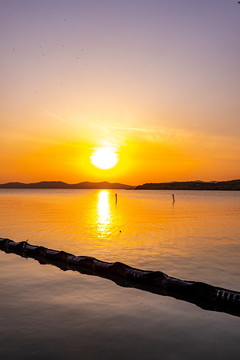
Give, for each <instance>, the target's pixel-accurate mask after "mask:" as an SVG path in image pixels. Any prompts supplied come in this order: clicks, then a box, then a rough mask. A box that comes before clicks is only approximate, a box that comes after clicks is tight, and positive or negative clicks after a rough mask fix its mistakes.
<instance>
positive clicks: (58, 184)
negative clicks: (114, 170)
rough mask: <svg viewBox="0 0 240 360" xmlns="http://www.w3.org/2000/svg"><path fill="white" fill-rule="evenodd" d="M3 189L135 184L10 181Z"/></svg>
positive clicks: (119, 186)
mask: <svg viewBox="0 0 240 360" xmlns="http://www.w3.org/2000/svg"><path fill="white" fill-rule="evenodd" d="M0 188H1V189H133V188H135V186H131V185H126V184H120V183H110V182H107V181H102V182H89V181H84V182H80V183H76V184H68V183H66V182H63V181H40V182H36V183H22V182H8V183H5V184H0Z"/></svg>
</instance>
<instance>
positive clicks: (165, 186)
mask: <svg viewBox="0 0 240 360" xmlns="http://www.w3.org/2000/svg"><path fill="white" fill-rule="evenodd" d="M136 189H137V190H240V180H229V181H210V182H205V181H200V180H197V181H183V182H178V181H174V182H167V183H146V184H143V185H138V186H137V187H136Z"/></svg>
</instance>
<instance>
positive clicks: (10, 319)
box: [0, 189, 240, 360]
mask: <svg viewBox="0 0 240 360" xmlns="http://www.w3.org/2000/svg"><path fill="white" fill-rule="evenodd" d="M115 192H117V194H118V199H117V203H116V201H115ZM174 194H175V199H176V202H175V203H174V204H173V203H172V192H169V191H143V190H142V191H136V190H116V191H114V190H20V189H19V190H17V189H16V190H3V189H2V190H0V219H1V220H0V237H7V238H10V239H12V240H14V241H22V240H27V239H28V241H29V243H31V244H36V245H43V246H46V247H49V248H52V249H58V250H65V251H67V252H70V253H73V254H75V255H88V256H94V257H96V258H98V259H100V260H105V261H109V262H114V261H121V262H124V263H126V264H128V265H130V266H133V267H138V268H141V269H146V270H160V271H163V272H165V273H167V274H168V275H170V276H174V277H177V278H180V279H186V280H194V281H202V282H206V283H208V284H211V285H215V286H220V287H225V288H228V289H232V290H237V291H240V261H239V260H240V192H211V191H199V192H196V191H175V192H174ZM0 266H1V272H0V295H1V296H0V298H1V308H0V330H1V332H0V333H1V336H0V358H1V359H4V360H5V359H6V360H9V359H13V360H18V359H24V360H25V359H26V360H27V359H41V360H42V359H76V358H77V357H79V358H81V359H146V360H149V359H159V358H162V359H210V358H213V359H224V360H225V359H239V358H240V318H239V317H237V316H233V315H229V314H226V313H219V312H214V311H206V310H203V309H201V308H199V307H197V306H196V305H194V304H191V303H187V302H184V301H181V300H177V299H174V298H171V297H168V296H161V295H156V294H152V293H149V292H146V291H142V290H138V289H134V288H124V287H121V286H117V285H116V284H115V283H114V282H112V281H110V280H107V279H103V278H100V277H97V276H90V275H83V274H80V273H78V272H73V271H66V272H64V271H62V270H60V269H58V268H56V267H54V266H51V265H40V264H39V263H38V262H37V261H36V260H33V259H25V258H22V257H20V256H18V255H15V254H6V253H4V252H2V251H0Z"/></svg>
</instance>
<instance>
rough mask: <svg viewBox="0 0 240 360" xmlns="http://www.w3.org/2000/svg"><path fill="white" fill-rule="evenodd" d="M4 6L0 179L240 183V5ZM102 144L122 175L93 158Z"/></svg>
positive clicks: (130, 0)
mask: <svg viewBox="0 0 240 360" xmlns="http://www.w3.org/2000/svg"><path fill="white" fill-rule="evenodd" d="M0 10H1V11H0V21H1V25H0V28H1V31H0V40H1V58H0V64H1V85H2V86H1V97H0V103H1V116H0V125H1V133H0V142H1V153H0V165H1V169H3V170H2V171H1V175H0V183H6V182H11V181H19V182H38V181H42V180H46V179H47V180H49V181H53V180H61V181H64V182H67V183H77V182H81V181H86V180H87V181H91V182H96V181H109V182H118V183H123V184H129V185H137V184H143V183H146V182H167V181H190V180H195V179H199V180H203V181H212V180H217V181H223V180H231V179H239V178H240V167H239V163H240V141H239V136H240V121H239V114H240V98H239V94H240V72H239V58H240V42H239V34H240V5H239V4H238V2H237V1H229V0H228V1H227V0H214V1H210V2H209V1H207V0H202V1H198V2H193V1H191V0H182V1H181V2H180V1H177V0H172V1H164V0H158V1H156V0H149V1H147V2H146V1H143V0H138V1H136V0H122V1H121V2H120V1H116V0H101V1H97V0H90V1H87V2H86V1H83V0H78V1H77V0H69V1H67V0H60V1H58V2H56V1H54V0H48V1H47V0H42V1H30V0H21V1H17V0H10V1H7V2H6V1H1V0H0ZM102 147H108V148H111V149H113V152H115V153H116V154H117V155H118V162H117V163H116V165H115V166H113V167H112V168H107V169H103V168H98V167H96V166H94V165H93V163H92V162H91V156H93V153H94V152H96V149H99V148H102Z"/></svg>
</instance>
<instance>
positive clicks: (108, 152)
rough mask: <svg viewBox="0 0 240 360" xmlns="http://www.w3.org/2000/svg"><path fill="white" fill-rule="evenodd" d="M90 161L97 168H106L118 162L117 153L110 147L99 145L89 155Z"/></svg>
mask: <svg viewBox="0 0 240 360" xmlns="http://www.w3.org/2000/svg"><path fill="white" fill-rule="evenodd" d="M90 159H91V163H92V164H93V165H94V166H96V167H97V168H99V169H102V170H108V169H111V168H113V167H114V166H115V165H116V164H117V163H118V154H117V153H116V151H115V149H113V148H111V147H106V146H105V147H101V148H97V149H95V150H94V152H93V153H92V155H91V156H90Z"/></svg>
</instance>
